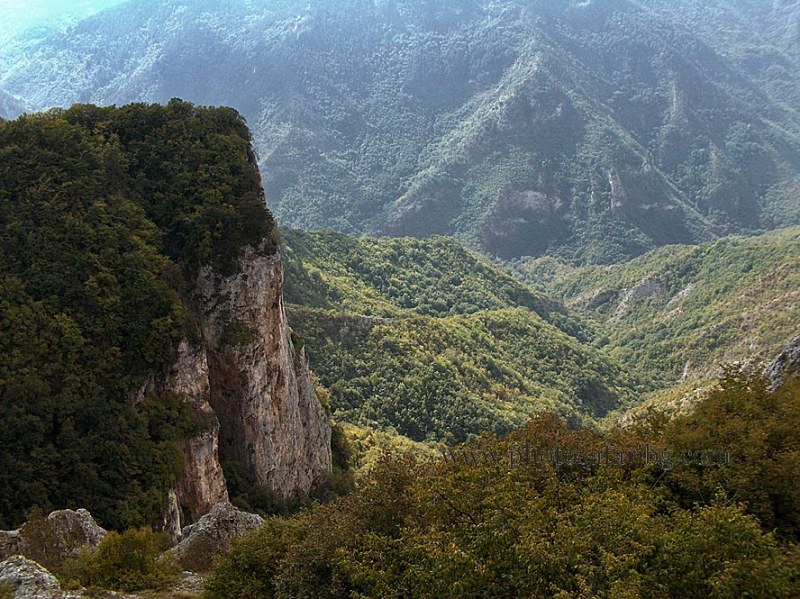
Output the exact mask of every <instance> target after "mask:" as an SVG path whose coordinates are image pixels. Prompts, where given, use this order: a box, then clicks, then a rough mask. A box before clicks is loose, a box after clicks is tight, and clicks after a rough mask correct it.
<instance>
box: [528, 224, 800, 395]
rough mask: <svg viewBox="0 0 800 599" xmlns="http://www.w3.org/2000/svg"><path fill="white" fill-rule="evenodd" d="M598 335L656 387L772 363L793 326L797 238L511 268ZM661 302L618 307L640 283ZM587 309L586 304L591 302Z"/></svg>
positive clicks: (784, 234) (799, 234) (798, 292)
mask: <svg viewBox="0 0 800 599" xmlns="http://www.w3.org/2000/svg"><path fill="white" fill-rule="evenodd" d="M515 266H516V267H517V269H518V270H520V271H521V272H522V273H523V275H524V276H525V278H526V279H527V280H528V281H529V282H530V283H532V284H533V285H534V286H536V287H537V288H539V289H541V290H544V291H547V292H548V293H551V294H553V295H554V296H555V297H558V298H560V299H562V300H565V301H566V302H567V303H568V304H572V305H573V306H574V307H575V308H576V309H579V310H582V311H583V314H584V315H585V316H587V317H590V318H591V319H593V320H595V321H596V322H597V324H599V325H600V327H601V328H603V329H605V330H604V334H605V335H606V340H605V343H606V346H605V349H606V351H607V352H608V353H609V355H611V356H612V357H615V358H617V359H618V360H620V361H622V362H623V363H628V364H635V365H639V366H640V368H641V370H642V372H644V373H646V375H647V376H648V377H649V378H651V379H653V380H655V381H657V382H658V383H660V384H665V383H666V384H671V383H673V382H675V381H676V380H678V379H679V378H680V377H682V376H683V375H684V371H686V374H688V375H689V376H691V377H694V378H697V377H706V378H708V377H709V376H711V377H712V378H713V377H715V376H716V375H717V374H718V368H719V366H720V364H722V363H724V362H731V361H734V360H749V359H764V358H767V359H768V358H771V357H772V356H774V355H775V354H777V353H778V352H779V351H780V350H781V349H782V348H783V346H784V345H785V344H786V343H787V342H788V341H789V340H790V339H791V338H792V337H793V336H794V335H795V334H796V333H797V327H798V322H800V228H797V227H794V228H790V229H785V230H782V231H776V232H773V233H769V234H767V235H764V236H761V237H755V238H736V237H733V238H726V239H721V240H719V241H717V242H715V243H709V244H704V245H699V246H668V247H663V248H660V249H657V250H654V251H652V252H650V253H648V254H645V255H644V256H642V257H640V258H637V259H635V260H633V261H631V262H628V263H625V264H619V265H614V266H588V267H584V268H578V269H574V268H569V267H566V266H564V265H559V264H557V263H556V264H554V261H553V260H552V259H545V260H541V261H536V262H533V263H530V262H529V263H522V264H516V265H515ZM647 279H649V280H652V281H654V282H657V283H658V284H660V285H662V286H663V290H664V293H663V294H661V295H659V296H658V297H649V298H645V299H641V300H639V301H631V302H627V304H625V306H624V307H623V308H622V309H620V304H621V302H622V300H623V298H624V296H625V292H626V290H629V289H631V288H633V287H635V286H636V285H637V284H638V283H639V282H641V281H643V280H647ZM598 293H599V294H601V295H598V296H596V297H597V299H595V300H592V299H590V298H591V297H592V296H593V294H598Z"/></svg>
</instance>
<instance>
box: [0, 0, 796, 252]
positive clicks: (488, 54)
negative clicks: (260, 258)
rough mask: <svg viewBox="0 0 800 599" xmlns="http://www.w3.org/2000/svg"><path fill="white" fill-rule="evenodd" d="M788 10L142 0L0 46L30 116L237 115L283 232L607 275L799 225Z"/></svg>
mask: <svg viewBox="0 0 800 599" xmlns="http://www.w3.org/2000/svg"><path fill="white" fill-rule="evenodd" d="M799 14H800V6H799V5H798V3H797V2H774V3H764V2H755V1H750V0H739V1H736V2H731V1H723V0H712V1H711V2H693V1H689V0H680V1H672V2H666V1H664V0H659V1H655V0H651V1H632V0H625V1H613V2H612V1H610V0H590V1H582V2H576V1H573V2H564V3H554V2H545V1H537V2H520V1H510V0H504V1H500V2H488V1H478V0H463V1H461V2H454V3H443V2H434V1H433V0H414V1H408V0H407V1H403V0H382V1H376V2H373V1H369V2H367V1H366V0H347V1H346V2H327V1H323V0H314V1H312V2H300V1H299V0H297V1H296V0H285V1H282V2H275V1H272V0H270V1H266V0H251V1H247V2H245V1H232V0H201V1H197V2H182V1H178V0H141V1H133V2H128V3H126V4H124V5H121V6H118V7H116V8H113V9H110V10H108V11H105V12H103V13H100V14H99V15H96V16H94V17H92V18H89V19H87V20H84V21H82V22H80V23H79V24H77V25H76V26H75V27H73V28H71V29H69V30H68V31H67V32H66V33H62V34H57V35H54V36H52V37H50V38H48V39H46V40H44V41H41V42H37V43H36V44H34V45H33V46H31V47H27V48H26V50H25V52H21V51H15V50H14V48H13V47H11V46H9V47H7V48H6V51H5V52H4V53H3V55H4V56H3V64H4V67H3V69H2V75H1V77H0V87H3V88H4V89H6V90H7V91H9V92H11V93H13V94H15V95H18V96H21V97H23V98H25V99H26V101H27V102H28V103H29V104H30V105H31V107H33V108H46V107H48V106H53V105H68V104H70V103H72V102H85V101H94V102H100V103H119V102H124V101H132V100H152V101H165V100H167V99H169V98H170V97H173V96H180V97H183V98H186V99H188V100H192V101H195V102H199V103H203V104H226V105H232V106H234V107H236V108H237V109H239V110H240V111H242V112H243V114H245V116H246V117H247V118H248V121H249V123H250V126H251V127H252V128H253V129H254V134H255V138H256V146H257V148H258V150H259V152H260V156H261V166H262V171H263V173H264V178H265V185H266V190H267V195H268V198H269V202H270V205H271V207H272V209H273V211H274V212H275V213H276V215H277V216H278V218H279V219H280V220H281V222H283V223H284V224H287V225H291V226H297V227H302V228H335V229H338V230H342V231H346V232H371V233H384V234H403V235H414V236H424V235H428V234H455V235H457V236H458V237H460V238H461V239H463V240H465V241H466V242H467V243H469V244H470V245H471V246H473V247H476V248H480V249H483V250H485V251H487V252H490V253H493V254H496V255H499V256H501V257H506V258H509V257H515V256H522V255H539V254H542V253H551V254H556V255H558V256H561V257H562V258H564V259H567V260H570V261H571V260H576V259H577V260H588V261H595V262H597V261H599V262H605V261H614V260H620V259H624V258H625V257H627V256H632V255H637V254H640V253H642V252H644V251H646V250H647V249H650V248H653V247H655V246H658V245H662V244H666V243H691V242H696V241H699V240H710V239H712V238H714V237H715V236H716V235H719V234H723V233H729V232H749V231H756V230H759V229H762V228H765V227H772V226H775V225H776V224H781V225H783V224H787V221H788V222H798V216H799V215H798V210H797V201H796V194H795V193H794V192H795V190H796V189H797V187H798V182H797V179H796V176H797V172H798V167H799V166H800V117H798V111H797V106H800V62H798V60H799V58H798V43H797V23H798V15H799Z"/></svg>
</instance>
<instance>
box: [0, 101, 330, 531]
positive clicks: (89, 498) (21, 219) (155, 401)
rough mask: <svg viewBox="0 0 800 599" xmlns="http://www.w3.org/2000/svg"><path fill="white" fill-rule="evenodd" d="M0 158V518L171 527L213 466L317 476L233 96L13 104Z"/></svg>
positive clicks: (311, 428)
mask: <svg viewBox="0 0 800 599" xmlns="http://www.w3.org/2000/svg"><path fill="white" fill-rule="evenodd" d="M0 164H2V167H0V214H2V224H3V226H2V229H0V307H2V309H1V310H0V445H2V447H3V451H2V453H0V481H2V483H1V484H0V526H2V527H4V528H7V527H9V526H14V525H17V524H19V523H20V522H21V521H22V520H23V519H24V518H23V516H24V514H25V513H26V512H28V511H29V510H30V509H31V508H32V507H34V506H36V507H38V508H39V509H40V510H43V511H45V512H49V511H50V510H52V509H53V508H64V507H75V506H82V507H88V508H91V510H92V512H93V513H94V514H96V516H97V517H98V520H99V521H100V522H102V523H103V525H104V526H106V527H109V528H117V529H119V528H125V527H128V526H141V525H145V524H148V525H151V526H157V527H159V528H165V529H166V530H168V531H169V532H171V533H172V534H173V536H174V537H177V536H180V530H181V524H182V523H185V522H186V521H194V520H197V519H198V518H199V517H200V516H202V515H203V514H205V513H207V512H208V511H209V510H210V509H211V508H212V507H213V505H214V504H216V503H218V502H220V501H225V500H227V499H228V489H227V485H226V475H227V474H228V472H230V471H235V472H236V474H237V476H238V481H237V483H238V484H240V485H241V484H242V483H244V484H246V485H248V486H250V487H269V488H271V489H272V490H273V491H274V492H276V493H279V494H281V495H286V496H289V495H294V494H301V495H303V494H307V493H308V492H309V491H311V490H312V488H314V487H318V486H320V485H322V484H323V483H325V481H326V479H327V477H328V476H329V475H330V473H331V469H332V455H331V425H330V420H329V416H328V414H327V412H326V411H325V409H324V408H323V406H322V403H321V401H320V399H319V397H318V396H317V395H316V393H315V390H314V387H313V384H312V382H311V378H310V375H309V371H308V359H307V355H306V354H305V353H304V352H303V351H302V350H301V349H300V348H295V347H294V346H293V345H292V341H291V338H290V332H289V328H288V326H287V322H286V315H285V312H284V310H283V304H282V284H283V270H282V267H281V256H280V252H279V251H278V245H277V229H276V225H275V221H274V220H273V218H272V216H271V215H270V214H269V212H268V211H267V210H266V209H265V208H264V197H263V190H262V189H261V186H260V179H259V174H258V170H257V166H256V164H255V156H254V154H253V152H252V148H251V146H250V137H249V132H248V130H247V128H246V126H245V125H244V122H243V120H242V118H241V117H240V116H239V115H238V114H237V113H236V112H235V111H233V110H231V109H200V108H195V107H194V106H192V105H191V104H188V103H185V102H181V101H177V100H176V101H173V102H170V103H169V104H168V105H167V106H156V105H152V106H147V105H131V106H125V107H122V108H98V107H95V106H90V105H82V106H76V107H74V108H72V109H70V110H67V111H52V112H49V113H47V114H45V115H33V116H24V117H20V118H19V119H17V120H15V121H10V122H2V123H0ZM223 464H224V465H225V467H226V471H223Z"/></svg>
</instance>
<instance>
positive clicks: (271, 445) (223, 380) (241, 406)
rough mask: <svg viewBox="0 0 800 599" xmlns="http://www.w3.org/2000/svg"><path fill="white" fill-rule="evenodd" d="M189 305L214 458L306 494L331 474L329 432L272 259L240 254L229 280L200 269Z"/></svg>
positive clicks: (260, 480) (254, 478) (276, 259)
mask: <svg viewBox="0 0 800 599" xmlns="http://www.w3.org/2000/svg"><path fill="white" fill-rule="evenodd" d="M194 300H195V302H196V309H197V312H198V314H200V315H201V323H200V326H201V329H202V339H203V345H204V348H205V350H206V355H207V365H208V380H209V385H210V404H211V407H212V408H213V411H214V413H215V414H216V416H217V418H218V419H219V423H220V431H219V452H220V455H221V457H222V459H224V460H229V461H232V462H236V463H238V464H239V465H240V467H241V469H242V472H243V473H244V474H245V476H247V477H248V478H249V479H250V482H252V483H254V484H257V485H265V486H269V487H271V488H272V489H275V490H276V491H278V492H280V493H282V494H284V495H289V494H292V493H294V492H300V493H307V492H308V491H310V490H311V489H312V488H313V487H314V486H315V485H316V484H319V483H320V482H322V481H323V480H325V479H326V477H327V475H328V474H329V473H330V472H331V469H332V465H331V464H332V460H331V447H330V438H331V426H330V420H329V417H328V415H327V413H326V412H325V410H324V408H323V407H322V405H321V404H320V402H319V400H318V399H317V396H316V393H315V392H314V386H313V384H312V382H311V379H310V376H309V373H308V358H307V356H306V354H305V352H304V351H302V350H300V351H296V350H295V348H294V347H293V345H292V341H291V338H290V332H289V326H288V324H287V319H286V314H285V311H284V306H283V268H282V265H281V257H280V254H279V253H274V254H266V253H264V252H261V251H257V250H254V249H252V248H247V249H246V250H245V253H244V255H243V256H242V258H241V259H240V268H239V270H238V272H236V273H234V274H233V275H230V276H222V275H220V274H218V273H216V272H215V271H214V270H213V269H212V268H210V267H204V268H201V269H200V272H199V274H198V277H197V281H196V284H195V295H194Z"/></svg>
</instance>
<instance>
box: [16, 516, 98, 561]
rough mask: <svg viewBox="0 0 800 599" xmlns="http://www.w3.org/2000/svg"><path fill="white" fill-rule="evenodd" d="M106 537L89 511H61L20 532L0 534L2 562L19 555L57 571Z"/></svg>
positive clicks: (29, 524) (25, 527)
mask: <svg viewBox="0 0 800 599" xmlns="http://www.w3.org/2000/svg"><path fill="white" fill-rule="evenodd" d="M105 536H106V531H105V530H104V529H103V528H101V527H100V526H99V525H98V524H97V522H95V520H94V518H92V515H91V514H90V513H89V512H88V511H86V510H84V509H79V510H58V511H55V512H52V513H51V514H50V515H49V516H47V517H45V518H42V517H39V518H33V519H32V520H29V521H28V522H26V523H25V524H24V525H23V526H22V527H21V528H20V529H19V530H12V531H0V559H5V558H7V557H9V556H10V555H13V554H17V553H18V554H21V555H24V556H25V557H27V558H30V559H32V560H34V561H36V562H38V563H40V564H43V565H44V566H45V567H47V568H57V567H59V566H60V565H61V564H63V563H64V561H66V560H67V559H69V558H71V557H75V556H77V555H78V552H79V551H80V550H81V549H82V548H84V547H88V548H90V549H96V548H97V546H98V545H99V544H100V541H102V540H103V537H105Z"/></svg>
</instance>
